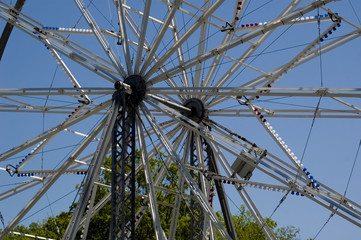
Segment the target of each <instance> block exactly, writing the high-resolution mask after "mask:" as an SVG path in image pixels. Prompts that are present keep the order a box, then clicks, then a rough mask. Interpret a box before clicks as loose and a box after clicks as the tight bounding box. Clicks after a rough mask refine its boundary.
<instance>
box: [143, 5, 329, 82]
mask: <svg viewBox="0 0 361 240" xmlns="http://www.w3.org/2000/svg"><path fill="white" fill-rule="evenodd" d="M331 1H333V0H325V1H322V2H313V3H311V4H308V5H306V6H305V7H304V8H303V9H302V11H301V12H295V13H292V14H289V15H287V16H285V17H284V18H281V19H277V20H275V21H273V22H271V24H269V25H266V26H263V28H262V29H261V30H258V31H254V32H252V33H250V34H245V35H242V36H240V37H239V38H237V39H235V40H232V41H229V42H227V43H225V44H223V45H221V46H219V47H217V48H214V49H212V50H209V51H207V52H206V53H204V54H203V55H201V56H197V57H195V58H193V59H190V60H188V61H187V62H185V63H184V64H183V65H182V66H181V67H176V68H173V69H170V70H169V71H168V72H167V73H166V74H160V75H158V76H156V77H154V78H151V79H149V81H148V82H147V85H148V86H149V85H154V84H155V83H157V82H160V81H162V80H165V79H166V78H167V76H173V75H175V74H177V73H180V72H181V71H182V70H183V69H188V68H190V67H192V66H195V65H196V64H198V63H199V62H203V61H206V60H208V59H210V58H213V57H215V56H217V55H220V54H222V53H223V52H225V51H227V50H230V49H232V48H235V47H237V46H239V45H241V44H243V43H245V42H248V41H250V40H252V39H254V38H257V37H259V36H262V35H263V34H265V33H266V32H268V31H272V30H273V29H276V28H277V27H279V26H282V25H283V22H288V21H291V20H292V19H295V18H297V17H300V16H302V15H304V14H306V13H308V12H310V11H312V10H314V9H316V8H317V7H319V6H321V5H323V4H327V3H329V2H331ZM153 68H154V67H153ZM154 71H155V70H154ZM147 74H148V75H150V74H149V73H147Z"/></svg>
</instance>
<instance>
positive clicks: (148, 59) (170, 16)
mask: <svg viewBox="0 0 361 240" xmlns="http://www.w3.org/2000/svg"><path fill="white" fill-rule="evenodd" d="M181 4H182V0H176V1H175V2H174V4H173V6H172V9H171V11H169V12H168V15H167V17H166V19H165V20H164V22H163V24H162V27H161V29H160V30H159V32H158V35H157V37H156V38H155V41H154V43H153V45H152V46H151V48H150V51H149V53H148V55H147V57H146V59H145V60H144V63H143V66H142V68H141V70H140V74H141V75H145V72H146V70H147V68H148V67H149V66H150V64H151V61H152V59H153V57H154V55H155V54H156V51H157V49H158V47H159V45H160V43H161V41H162V39H163V37H164V34H165V33H166V31H167V30H168V27H169V25H170V23H171V21H172V19H173V17H174V15H175V13H176V12H177V9H178V7H179V6H180V5H181ZM145 79H147V78H146V76H145Z"/></svg>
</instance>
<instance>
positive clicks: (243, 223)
mask: <svg viewBox="0 0 361 240" xmlns="http://www.w3.org/2000/svg"><path fill="white" fill-rule="evenodd" d="M162 157H164V155H163V154H162V153H160V154H159V155H158V157H157V158H152V159H151V160H150V166H151V169H152V171H153V173H154V174H156V173H157V172H158V171H159V169H158V168H159V167H160V166H162V160H161V159H162ZM136 159H137V161H138V162H139V161H140V153H139V152H137V153H136ZM110 166H111V158H107V159H106V160H105V162H104V167H105V168H110ZM167 171H168V174H167V176H166V177H165V179H164V181H163V182H162V183H161V186H162V187H167V188H170V189H172V190H176V189H177V187H176V186H177V180H178V177H179V175H178V170H177V167H176V166H175V165H173V164H172V165H170V166H169V167H168V169H167ZM110 180H111V174H110V172H107V171H103V172H102V175H101V179H100V181H101V182H102V183H104V184H107V185H110ZM136 186H137V193H139V194H145V193H146V182H145V177H144V174H142V173H141V174H138V175H137V177H136ZM186 188H187V186H185V189H186ZM109 191H110V189H107V188H98V190H97V194H96V197H95V203H97V202H98V201H100V200H101V199H102V198H103V197H104V196H105V195H106V194H107V193H108V192H109ZM157 199H158V201H159V202H162V203H165V204H158V208H159V214H160V220H161V225H162V228H163V230H164V231H165V234H166V235H168V233H169V228H170V220H171V218H172V208H171V207H169V206H167V203H173V202H174V199H175V195H174V194H166V193H165V192H162V191H157ZM141 204H142V199H140V198H137V200H136V205H137V207H139V206H140V205H141ZM74 209H75V205H72V206H70V210H69V211H68V212H61V213H60V214H59V215H57V216H55V217H48V218H47V219H44V220H43V221H42V222H35V223H31V224H30V225H29V226H28V227H25V226H23V225H20V226H17V227H16V228H15V229H14V231H15V232H21V233H26V234H32V235H36V236H45V237H48V238H53V239H61V236H63V234H64V232H65V230H66V227H67V225H68V222H69V221H70V218H71V213H72V211H73V210H74ZM110 212H111V205H110V202H108V203H107V204H106V205H105V206H104V207H103V208H102V209H101V210H100V211H99V212H98V213H96V214H95V215H94V216H93V218H92V219H91V222H90V225H89V231H88V236H87V239H92V240H98V239H99V240H100V239H108V236H109V227H110V221H111V216H110ZM217 215H218V217H219V219H220V220H221V221H223V218H222V216H221V214H220V213H217ZM233 221H234V225H235V228H236V233H237V237H238V239H244V240H253V239H257V240H262V239H265V236H264V234H263V232H262V230H261V228H260V227H259V225H258V224H257V223H256V222H255V221H254V220H253V218H252V216H251V214H250V212H249V211H247V210H246V209H245V207H244V206H243V205H241V206H240V211H239V212H238V214H236V215H234V216H233ZM266 222H267V224H268V226H269V227H270V228H271V229H272V231H273V232H274V234H275V236H276V237H277V239H279V240H291V239H298V238H299V232H300V230H299V229H298V228H295V227H293V226H286V227H281V228H278V227H277V223H276V222H275V221H273V220H271V219H268V218H267V219H266ZM140 224H141V227H138V228H137V230H136V239H155V235H154V229H153V223H152V218H151V215H150V213H149V211H148V212H146V213H145V214H144V215H143V216H142V220H141V223H140ZM190 227H191V212H190V210H189V202H186V201H182V204H181V207H180V214H179V219H178V222H177V232H176V239H190V234H191V233H190ZM80 235H81V233H79V236H80ZM12 239H17V240H28V239H29V238H27V237H24V236H18V235H16V236H15V235H12V234H10V235H9V236H8V237H7V238H6V240H12Z"/></svg>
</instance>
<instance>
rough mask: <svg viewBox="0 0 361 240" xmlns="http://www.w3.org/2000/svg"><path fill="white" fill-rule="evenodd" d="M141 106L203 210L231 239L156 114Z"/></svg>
mask: <svg viewBox="0 0 361 240" xmlns="http://www.w3.org/2000/svg"><path fill="white" fill-rule="evenodd" d="M141 108H142V111H143V113H144V115H145V117H146V118H147V120H148V122H149V124H151V125H152V126H153V128H154V131H155V132H156V134H157V136H158V138H159V140H160V141H161V142H162V143H163V145H164V147H165V149H166V151H167V152H168V154H169V155H170V156H171V158H172V161H173V162H174V163H175V164H176V166H177V167H178V169H179V171H180V174H183V175H184V176H185V180H186V182H187V184H188V186H189V187H190V189H191V191H192V192H193V194H194V195H195V196H196V198H197V199H198V201H199V204H200V205H201V207H202V208H203V210H204V211H205V212H207V213H208V214H209V215H210V219H211V221H212V223H213V224H215V226H216V227H217V231H218V232H219V234H220V235H221V237H222V238H224V239H229V238H230V237H229V235H228V233H227V232H226V231H225V229H224V227H223V225H222V224H221V222H220V221H219V219H218V217H217V216H216V214H215V212H214V210H213V209H212V208H210V206H209V205H208V201H207V199H206V197H205V196H204V194H203V193H202V192H201V191H200V189H199V188H198V187H197V184H196V183H195V182H194V180H193V179H192V177H191V176H190V174H189V173H188V171H187V170H186V167H185V166H184V164H183V163H182V162H181V159H180V158H179V156H178V155H177V154H176V153H175V152H174V150H173V148H172V147H171V144H170V142H169V140H168V138H166V136H165V135H164V133H163V132H162V130H161V128H160V126H159V124H158V122H157V120H156V119H155V118H154V116H152V114H151V113H150V112H149V111H148V109H147V108H146V106H145V105H144V104H141Z"/></svg>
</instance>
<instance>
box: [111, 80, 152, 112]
mask: <svg viewBox="0 0 361 240" xmlns="http://www.w3.org/2000/svg"><path fill="white" fill-rule="evenodd" d="M124 83H125V84H128V85H129V86H130V87H131V89H132V93H131V94H129V95H128V97H129V99H128V100H129V101H130V102H131V103H132V104H133V105H138V104H139V103H140V102H141V101H142V100H143V98H144V95H145V90H146V88H147V87H146V86H145V81H144V80H143V78H142V77H141V76H139V75H131V76H129V77H127V78H126V79H125V80H124ZM114 87H115V89H117V90H119V91H121V90H123V86H122V84H121V83H120V82H116V83H115V84H114Z"/></svg>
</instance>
